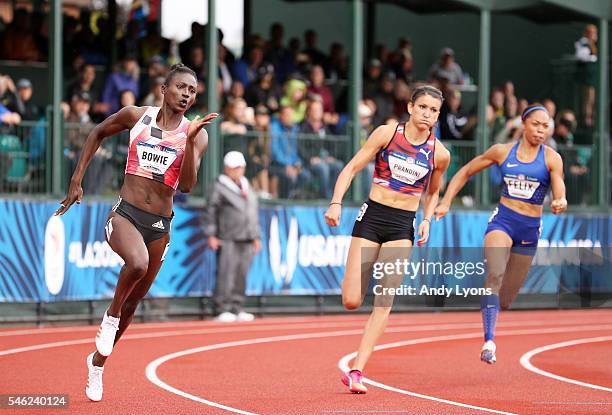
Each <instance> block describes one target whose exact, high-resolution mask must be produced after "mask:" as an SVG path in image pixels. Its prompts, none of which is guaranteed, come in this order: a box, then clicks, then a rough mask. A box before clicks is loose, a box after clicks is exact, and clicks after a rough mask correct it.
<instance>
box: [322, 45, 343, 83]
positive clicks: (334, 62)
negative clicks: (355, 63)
mask: <svg viewBox="0 0 612 415" xmlns="http://www.w3.org/2000/svg"><path fill="white" fill-rule="evenodd" d="M325 73H326V75H327V76H326V78H327V79H330V80H331V82H332V83H335V82H336V81H338V80H339V79H348V59H347V57H346V55H345V54H344V46H343V45H342V43H339V42H334V43H332V44H331V46H330V48H329V60H328V61H327V65H326V66H325Z"/></svg>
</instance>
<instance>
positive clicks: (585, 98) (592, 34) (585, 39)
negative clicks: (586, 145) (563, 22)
mask: <svg viewBox="0 0 612 415" xmlns="http://www.w3.org/2000/svg"><path fill="white" fill-rule="evenodd" d="M597 36H598V35H597V26H595V25H594V24H589V25H587V26H586V27H585V28H584V32H583V34H582V37H581V38H580V39H578V40H577V41H576V43H575V44H574V47H575V49H576V59H577V60H578V68H577V71H576V81H577V82H578V84H579V85H580V86H581V88H582V91H581V92H582V108H581V110H582V117H583V121H584V125H586V126H587V127H592V126H593V113H594V107H595V87H596V86H597V73H598V71H597Z"/></svg>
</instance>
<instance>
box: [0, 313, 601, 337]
mask: <svg viewBox="0 0 612 415" xmlns="http://www.w3.org/2000/svg"><path fill="white" fill-rule="evenodd" d="M561 312H562V313H563V317H564V319H565V323H564V324H581V322H582V321H584V320H585V317H586V316H587V315H588V317H589V319H591V318H592V317H593V316H594V314H593V313H589V312H588V310H585V311H584V312H585V313H587V314H586V315H578V314H575V313H571V310H567V312H566V311H565V310H563V311H561ZM451 313H452V312H451ZM462 313H463V312H462ZM474 313H478V315H479V316H480V314H479V312H478V311H474ZM521 313H522V311H521V310H516V313H514V315H513V316H512V317H521ZM509 314H510V313H508V314H506V316H508V315H509ZM422 315H423V313H416V314H414V313H413V314H406V313H396V314H392V315H391V318H390V319H389V323H391V324H403V323H406V324H408V323H409V324H414V325H431V324H434V323H431V322H418V321H414V320H415V318H414V317H413V316H417V318H418V316H422ZM597 315H600V316H602V317H612V314H611V313H598V314H597ZM346 317H347V316H325V317H264V318H260V319H256V320H255V321H252V322H236V323H231V326H232V327H253V326H258V325H270V326H273V325H275V324H278V325H284V324H288V323H290V322H296V323H312V324H316V323H317V321H319V320H320V319H323V321H324V323H329V324H335V323H338V324H342V323H355V324H365V322H366V321H367V315H365V314H364V315H363V318H356V317H353V316H350V317H349V318H346ZM536 317H537V318H542V316H540V315H537V316H536ZM568 318H576V319H579V321H576V322H572V321H567V319H568ZM611 323H612V322H611ZM319 324H322V323H319ZM453 324H469V322H466V321H457V322H454V323H453ZM498 324H503V323H502V322H498ZM506 324H516V325H521V324H522V325H537V324H542V325H550V318H547V319H546V320H537V321H534V320H520V319H518V318H517V319H516V320H512V321H506ZM199 326H207V327H227V326H228V323H219V322H216V321H214V320H202V321H173V322H167V323H134V324H132V325H130V331H133V330H136V329H137V330H146V329H156V328H161V329H165V328H171V327H181V328H184V327H199ZM97 328H98V326H97V325H86V326H83V325H80V326H58V327H41V328H26V329H15V330H0V337H8V336H29V335H33V334H50V333H71V332H80V331H83V332H87V331H95V330H97Z"/></svg>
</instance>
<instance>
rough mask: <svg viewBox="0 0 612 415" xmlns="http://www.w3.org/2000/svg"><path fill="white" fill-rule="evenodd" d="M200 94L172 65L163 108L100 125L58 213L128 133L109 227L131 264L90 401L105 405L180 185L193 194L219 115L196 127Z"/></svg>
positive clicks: (129, 112) (158, 260)
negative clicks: (115, 360)
mask: <svg viewBox="0 0 612 415" xmlns="http://www.w3.org/2000/svg"><path fill="white" fill-rule="evenodd" d="M196 89H197V79H196V75H195V73H194V72H193V71H192V70H191V69H189V68H188V67H186V66H183V65H181V64H178V65H174V66H173V67H172V68H171V69H170V72H169V73H168V76H167V78H166V82H165V83H164V85H162V93H163V94H164V99H163V103H162V106H161V107H132V106H130V107H125V108H122V109H121V110H119V111H118V112H117V113H115V114H113V115H111V116H110V117H108V118H107V119H106V120H104V121H103V122H102V123H100V124H99V125H98V126H96V127H95V128H94V129H93V130H92V132H91V133H90V134H89V136H88V137H87V140H86V141H85V144H84V146H83V151H82V153H81V157H80V159H79V162H78V164H77V166H76V169H75V171H74V174H73V175H72V179H71V180H70V187H69V189H68V194H67V196H66V198H65V199H64V200H62V202H61V204H60V208H59V209H58V210H57V212H56V213H55V214H56V215H63V214H64V213H66V211H67V210H68V209H69V208H70V206H72V204H73V203H75V202H76V203H77V204H78V203H80V202H81V199H82V198H83V189H82V188H81V180H82V179H83V176H84V175H85V170H86V169H87V165H88V164H89V162H90V161H91V159H92V157H93V155H94V154H95V153H96V150H98V148H99V147H100V145H101V144H102V141H103V140H104V139H105V138H107V137H110V136H112V135H115V134H117V133H119V132H121V131H123V130H127V129H129V130H130V144H129V153H128V160H127V165H126V168H125V180H124V182H123V186H122V188H121V193H120V196H119V200H118V201H117V203H116V204H115V206H113V208H112V211H111V212H110V214H109V217H108V221H107V223H106V227H105V233H106V240H107V242H108V243H109V245H110V246H111V248H112V249H113V251H115V252H116V253H117V254H119V256H120V257H121V258H122V259H123V260H124V261H125V265H124V266H123V267H122V268H121V271H120V272H119V279H118V281H117V288H116V289H115V295H114V297H113V301H112V302H111V304H110V306H109V308H108V310H107V311H106V313H104V319H103V320H102V324H101V326H100V329H99V330H98V334H97V336H96V349H97V351H96V352H93V353H91V354H90V355H89V356H87V368H88V370H89V377H88V380H87V387H86V389H85V392H86V394H87V397H88V398H89V399H91V400H92V401H99V400H101V399H102V372H103V370H104V362H105V361H106V358H107V357H108V356H109V355H110V354H111V352H112V350H113V345H114V344H115V343H117V341H118V340H119V338H120V337H121V335H122V334H123V333H124V332H125V329H126V328H127V327H128V325H129V324H130V322H131V321H132V317H133V315H134V312H135V311H136V307H138V303H139V302H140V300H141V299H142V298H143V297H144V296H145V295H146V294H147V292H148V291H149V288H150V287H151V284H153V281H154V280H155V277H156V276H157V273H158V272H159V269H160V267H161V265H162V261H163V260H164V257H165V255H166V252H167V251H168V246H169V242H170V224H171V221H172V216H173V212H172V198H173V196H174V192H175V191H176V188H177V187H178V188H179V189H181V191H182V192H189V191H191V189H192V188H193V186H195V184H196V182H197V172H198V168H199V166H200V162H201V160H202V156H203V155H204V151H205V150H206V146H207V145H208V135H207V133H206V131H205V130H204V129H203V127H204V126H205V125H206V124H209V123H210V122H211V121H212V120H214V119H215V118H216V117H217V114H215V113H213V114H208V115H207V116H205V117H204V118H199V117H196V118H195V119H194V120H193V121H191V122H190V121H189V120H187V118H185V112H186V111H187V110H188V109H189V108H190V107H191V105H192V104H193V102H194V101H195V97H196Z"/></svg>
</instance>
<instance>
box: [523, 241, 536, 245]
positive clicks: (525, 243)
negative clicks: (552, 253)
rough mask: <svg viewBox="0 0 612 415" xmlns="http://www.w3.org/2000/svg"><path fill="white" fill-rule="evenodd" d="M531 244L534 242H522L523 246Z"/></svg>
mask: <svg viewBox="0 0 612 415" xmlns="http://www.w3.org/2000/svg"><path fill="white" fill-rule="evenodd" d="M531 243H533V242H525V241H521V245H528V244H531Z"/></svg>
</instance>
